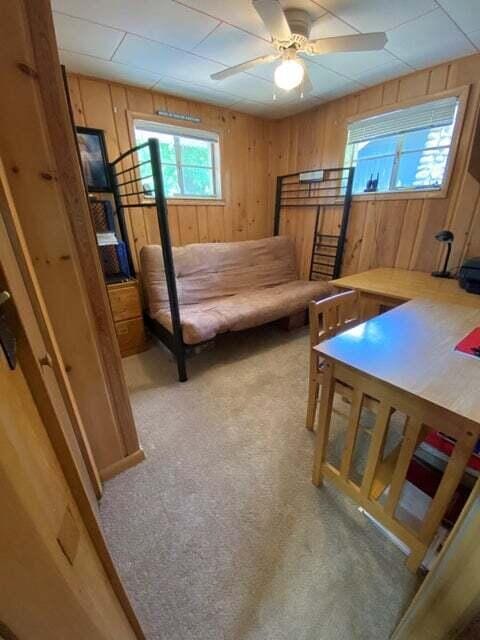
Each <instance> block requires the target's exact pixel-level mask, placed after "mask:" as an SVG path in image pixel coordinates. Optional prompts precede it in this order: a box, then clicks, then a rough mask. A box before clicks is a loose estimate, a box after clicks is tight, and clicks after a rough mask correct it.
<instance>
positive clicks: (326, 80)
mask: <svg viewBox="0 0 480 640" xmlns="http://www.w3.org/2000/svg"><path fill="white" fill-rule="evenodd" d="M305 62H306V65H307V70H308V75H309V76H310V80H311V81H312V84H313V87H314V92H315V93H319V91H332V90H333V89H338V88H340V87H344V86H345V85H347V84H351V80H349V79H348V78H344V77H343V76H340V75H338V74H337V73H335V72H334V71H330V69H326V68H325V67H322V66H321V65H320V64H316V63H314V62H312V61H311V60H310V59H308V58H306V59H305Z"/></svg>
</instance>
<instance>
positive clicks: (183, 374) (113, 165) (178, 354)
mask: <svg viewBox="0 0 480 640" xmlns="http://www.w3.org/2000/svg"><path fill="white" fill-rule="evenodd" d="M145 149H148V159H147V160H141V159H140V158H139V152H141V151H143V150H145ZM148 165H149V167H150V169H149V170H148V171H147V172H146V173H147V175H145V170H144V171H143V174H144V175H143V176H142V175H141V172H140V171H139V169H140V167H146V168H147V169H148ZM108 169H109V174H110V179H111V185H112V190H113V196H114V199H115V206H116V209H117V215H118V219H119V224H120V228H121V231H122V234H123V237H124V240H125V242H126V244H127V248H128V256H129V261H130V266H131V269H132V273H133V272H134V269H133V264H132V260H131V252H130V247H129V239H128V235H127V233H126V225H125V210H126V209H143V208H155V209H156V212H157V220H158V228H159V231H160V243H161V247H162V255H163V265H164V269H165V280H166V284H167V291H168V300H169V307H170V317H171V323H172V332H170V331H169V330H168V329H166V328H165V327H163V326H162V325H161V324H160V323H159V322H157V321H156V320H154V319H153V318H151V317H150V316H149V315H148V314H145V316H144V319H145V323H146V324H147V326H148V327H149V329H150V330H151V331H152V332H153V333H154V334H155V335H156V336H157V337H158V338H159V339H160V340H161V341H162V342H163V344H164V345H165V346H166V347H167V348H168V349H169V350H170V352H171V353H172V354H173V356H174V358H175V360H176V363H177V371H178V379H179V381H180V382H185V381H186V380H187V379H188V378H187V365H186V360H187V356H188V355H189V354H190V353H193V352H194V351H195V348H196V347H198V346H199V345H194V346H190V345H186V344H185V343H184V341H183V333H182V324H181V320H180V309H179V304H178V292H177V281H176V277H175V265H174V262H173V253H172V242H171V237H170V228H169V224H168V208H167V201H166V198H165V191H164V188H163V178H162V171H161V159H160V145H159V142H158V140H157V139H156V138H149V139H148V141H147V142H145V143H143V144H140V145H137V146H135V147H132V148H131V149H129V150H128V151H126V152H125V153H122V155H120V156H119V157H118V158H117V159H116V160H114V161H113V162H110V163H109V165H108ZM316 171H320V170H316ZM353 171H354V170H353V168H341V169H325V170H323V172H324V173H323V175H324V176H325V180H324V182H325V184H327V187H325V186H323V187H321V186H320V187H319V186H315V184H317V183H313V182H309V183H302V182H299V183H298V184H299V185H300V186H299V188H298V189H297V191H298V193H297V194H296V195H292V190H290V189H288V188H287V189H285V185H288V184H289V183H288V179H289V178H295V177H297V178H299V176H300V175H301V174H300V173H293V174H289V175H286V176H279V177H278V178H277V197H276V204H275V235H278V233H279V228H280V216H281V211H282V209H284V208H291V207H294V208H295V207H303V208H305V207H307V206H316V208H317V217H316V225H315V238H314V242H313V249H312V258H311V266H310V279H311V280H312V279H315V277H316V276H317V275H324V276H328V277H333V278H335V277H338V275H339V274H340V268H341V260H342V253H343V248H344V244H345V237H346V231H347V224H348V214H349V211H350V203H351V198H352V185H353ZM331 173H337V174H338V173H339V174H340V177H338V176H337V177H336V178H335V179H333V178H330V177H329V176H330V174H331ZM147 178H148V179H152V180H153V194H152V192H151V191H150V192H148V191H146V190H145V188H144V187H143V180H145V179H147ZM345 179H346V184H343V181H344V180H345ZM305 184H306V186H305ZM312 185H313V186H312ZM328 185H330V186H328ZM332 185H333V186H332ZM321 189H328V190H330V191H331V190H332V189H333V190H334V191H335V196H334V198H333V200H334V203H333V204H332V203H331V202H327V200H328V199H330V200H332V196H331V195H330V196H327V194H320V195H318V193H319V190H321ZM293 191H295V190H293ZM285 192H286V193H288V195H285ZM145 196H149V198H148V199H147V200H146V199H145ZM286 198H288V200H286ZM305 200H307V202H308V204H305ZM310 200H311V202H310ZM314 201H315V202H314ZM323 206H342V207H343V215H342V223H341V228H340V233H339V235H330V236H324V235H322V234H320V233H319V223H320V213H321V210H322V207H323ZM326 239H328V240H329V241H330V244H328V243H327V244H325V243H323V244H322V242H323V241H324V240H326ZM322 246H323V247H325V246H326V247H329V249H333V248H334V249H335V256H334V257H335V262H334V265H333V271H332V273H328V272H321V271H318V270H316V266H317V263H316V262H315V259H316V257H317V255H318V256H321V255H322V254H321V253H318V252H317V249H321V248H322ZM328 257H330V258H332V257H333V255H332V254H329V255H328ZM327 266H330V265H327Z"/></svg>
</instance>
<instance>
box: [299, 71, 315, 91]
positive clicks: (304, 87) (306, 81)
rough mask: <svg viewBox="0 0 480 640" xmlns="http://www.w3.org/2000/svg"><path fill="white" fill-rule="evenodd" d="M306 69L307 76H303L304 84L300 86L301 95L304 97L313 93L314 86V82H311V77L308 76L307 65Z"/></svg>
mask: <svg viewBox="0 0 480 640" xmlns="http://www.w3.org/2000/svg"><path fill="white" fill-rule="evenodd" d="M304 69H305V75H304V76H303V82H302V84H301V85H300V89H301V93H302V94H303V95H304V96H307V95H308V94H309V93H312V91H313V84H312V81H311V80H310V76H309V75H308V71H307V65H304Z"/></svg>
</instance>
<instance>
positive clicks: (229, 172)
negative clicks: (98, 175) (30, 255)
mask: <svg viewBox="0 0 480 640" xmlns="http://www.w3.org/2000/svg"><path fill="white" fill-rule="evenodd" d="M467 85H469V86H470V94H469V98H468V104H467V109H466V113H465V118H464V121H463V128H462V133H461V137H460V141H459V144H458V150H457V154H456V159H455V164H454V167H453V172H452V178H451V181H450V187H449V190H448V194H447V197H446V198H429V197H425V198H421V197H418V194H416V196H415V197H413V198H408V197H405V195H402V197H401V198H399V199H384V198H382V195H381V194H376V195H372V196H371V197H368V198H367V197H365V196H362V197H361V198H354V202H353V204H352V209H351V215H350V223H349V228H348V235H347V243H346V248H345V254H344V263H343V273H344V274H349V273H355V272H358V271H364V270H366V269H371V268H374V267H378V266H392V267H393V266H394V267H399V268H404V269H416V270H420V271H431V270H432V269H434V268H435V267H436V266H438V264H439V262H440V261H441V258H442V251H443V247H442V246H441V244H440V243H438V242H436V241H435V240H434V237H433V236H434V234H435V232H436V231H438V230H440V229H442V228H450V229H452V231H453V232H454V233H455V236H456V241H455V244H454V250H453V253H452V262H451V265H452V266H455V265H457V264H460V263H461V261H462V260H463V258H464V257H465V256H466V255H469V256H470V255H478V254H480V224H479V222H480V184H479V183H478V181H477V179H475V178H474V177H473V174H475V170H474V169H475V167H474V166H473V165H470V170H471V173H470V172H469V171H468V168H469V163H470V158H472V160H473V159H474V158H475V157H479V156H478V155H475V154H472V146H473V141H474V133H475V131H476V127H477V120H478V110H479V103H480V55H475V56H470V57H468V58H462V59H459V60H455V61H453V62H451V63H445V64H442V65H439V66H437V67H433V68H431V69H426V70H423V71H420V72H417V73H413V74H410V75H407V76H403V77H401V78H398V79H395V80H390V81H388V82H385V83H383V84H380V85H377V86H374V87H371V88H369V89H366V90H364V91H360V92H358V93H355V94H350V95H348V96H345V97H343V98H340V99H338V100H335V101H332V102H330V103H327V104H325V105H322V106H320V107H318V108H315V109H312V110H309V111H306V112H303V113H301V114H298V115H296V116H292V117H289V118H285V119H283V120H279V121H266V120H263V119H261V118H256V117H253V116H249V115H245V114H241V113H237V112H235V111H232V110H230V109H224V108H220V107H215V106H212V105H207V104H203V103H199V102H192V101H188V100H183V99H181V98H177V97H173V96H168V95H164V94H161V93H158V92H152V91H147V90H144V89H138V88H134V87H131V86H127V85H121V84H117V83H112V82H107V81H103V80H98V79H93V78H87V77H83V76H78V75H70V76H69V88H70V96H71V100H72V106H73V110H74V117H75V121H76V123H77V124H78V125H83V126H90V127H97V128H100V129H103V130H104V131H105V133H106V141H107V149H108V154H109V157H110V158H114V157H116V156H117V155H118V154H119V153H121V152H123V151H125V150H127V149H128V148H129V147H130V146H131V145H132V142H133V141H132V140H131V131H130V128H129V119H128V113H129V112H136V113H143V114H145V115H148V114H154V113H155V111H156V110H158V109H163V110H170V111H178V112H181V113H189V114H192V115H198V116H199V117H201V119H202V123H201V124H200V125H199V127H201V126H204V127H205V128H206V129H208V128H212V129H215V130H219V131H220V132H221V134H222V139H223V148H222V165H223V193H224V201H223V203H222V204H217V203H215V204H212V203H205V204H197V203H195V202H188V201H182V202H181V203H178V204H175V203H174V202H173V201H170V203H169V213H170V226H171V233H172V238H173V242H174V244H176V245H182V244H188V243H191V242H218V241H230V240H247V239H251V238H260V237H265V236H269V235H271V233H272V228H273V211H274V197H275V178H276V176H277V175H281V174H285V173H291V172H295V171H300V170H307V169H313V168H317V167H333V166H342V164H343V154H344V149H345V141H346V130H347V127H346V124H347V120H348V119H349V118H351V117H355V116H358V117H362V115H363V114H367V113H369V112H370V111H371V110H373V109H378V108H383V107H384V108H385V110H390V109H393V108H395V107H396V106H398V105H401V104H402V103H404V102H405V101H408V100H411V99H415V98H421V97H427V96H432V95H435V94H437V93H439V92H441V91H444V90H449V89H455V88H460V87H464V86H467ZM173 122H175V121H173ZM476 139H477V140H480V133H479V134H478V135H477V136H476ZM477 169H478V168H477ZM479 173H480V171H478V170H477V172H476V175H479ZM314 221H315V215H314V212H313V210H312V209H311V208H310V209H306V210H305V211H302V210H296V212H295V213H293V212H290V213H289V214H288V215H282V224H281V231H282V232H284V233H288V234H289V235H291V236H292V237H293V238H294V240H295V243H296V247H297V254H298V255H297V261H298V266H299V270H300V272H301V275H302V277H308V269H309V260H310V255H311V247H312V242H313V228H314ZM325 224H326V225H327V227H328V229H329V231H330V232H332V231H335V228H336V227H338V219H334V218H333V217H332V219H331V220H326V222H325ZM127 227H128V229H129V234H130V236H131V240H132V242H131V245H132V248H133V249H134V251H133V253H134V256H133V258H134V261H135V266H136V268H138V252H139V250H140V249H141V247H142V246H143V245H144V244H147V243H152V242H154V243H155V242H158V241H159V235H158V227H157V223H156V219H155V216H154V212H153V211H152V210H149V209H143V210H141V209H137V210H135V212H134V213H133V212H132V213H131V214H129V216H128V219H127ZM327 232H328V231H327Z"/></svg>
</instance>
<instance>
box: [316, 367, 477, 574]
mask: <svg viewBox="0 0 480 640" xmlns="http://www.w3.org/2000/svg"><path fill="white" fill-rule="evenodd" d="M339 384H341V385H342V386H346V387H348V388H349V389H351V391H352V402H351V404H350V415H349V417H348V423H347V430H346V433H345V434H344V443H343V452H342V456H341V461H340V465H339V467H335V466H334V465H333V464H330V463H329V462H328V461H327V459H326V458H327V456H326V454H327V446H328V436H329V430H330V425H331V418H332V405H333V396H334V393H335V391H336V388H337V386H338V385H339ZM372 399H375V400H376V401H377V402H378V409H377V412H376V420H375V425H374V427H373V432H372V435H371V440H370V444H369V447H368V452H367V460H366V464H365V469H364V471H363V475H362V478H361V481H360V483H356V482H354V481H353V480H352V479H351V477H350V470H351V466H352V461H353V453H354V447H355V441H356V437H357V432H358V429H359V422H360V415H361V410H362V406H365V404H364V403H365V401H366V400H368V401H371V400H372ZM395 411H399V412H400V413H402V414H403V415H404V416H405V422H404V427H403V436H402V439H401V441H400V442H399V444H398V445H397V446H396V447H395V448H394V449H393V451H392V452H391V453H390V454H389V455H388V456H387V457H385V458H384V447H385V441H386V438H387V434H388V430H389V426H390V419H391V416H392V414H393V413H394V412H395ZM439 426H441V428H442V432H444V433H446V434H448V435H450V436H451V437H452V438H454V439H455V440H456V444H455V447H454V450H453V453H452V455H451V456H450V458H449V461H448V464H447V466H446V468H445V471H444V472H443V475H442V479H441V482H440V484H439V486H438V488H437V490H436V492H435V494H434V496H433V498H432V501H431V503H430V505H429V507H428V509H427V512H426V514H425V515H424V516H423V518H422V520H421V521H420V523H419V524H418V525H417V526H413V525H412V523H407V522H403V521H401V520H399V519H397V513H396V512H397V507H398V505H399V502H400V499H401V495H402V490H403V487H404V484H405V481H406V479H407V472H408V469H409V466H410V462H411V460H412V457H413V456H414V453H415V449H416V448H417V446H418V444H419V443H420V442H421V441H422V440H423V439H424V437H425V435H426V434H427V433H428V432H429V431H430V430H434V431H436V430H438V428H439ZM479 435H480V424H479V423H477V422H473V421H471V420H467V419H466V418H462V417H460V416H458V415H456V414H454V413H452V412H449V411H447V410H445V409H442V408H440V407H438V406H437V405H434V404H431V403H429V402H428V401H426V400H423V399H421V398H419V397H416V396H413V395H411V394H409V393H406V392H405V391H401V390H399V389H397V388H395V387H393V386H391V385H389V384H387V383H385V382H382V381H380V380H376V379H374V378H370V377H369V376H368V375H366V374H364V373H361V372H358V371H355V370H353V369H350V368H348V367H347V366H345V365H342V364H341V363H338V362H335V361H326V362H325V366H324V380H323V384H322V397H321V404H320V417H319V422H318V429H317V437H316V445H315V459H314V469H313V483H314V484H315V485H316V486H317V487H318V486H320V485H321V484H322V481H323V478H326V479H327V480H329V481H330V482H332V483H333V484H334V486H336V487H337V488H338V489H340V490H341V491H342V492H343V493H345V494H346V495H348V496H349V497H350V498H351V499H352V500H354V501H355V502H356V503H357V504H359V505H360V506H362V507H363V508H364V509H365V510H366V511H368V512H369V513H370V514H371V515H372V516H373V517H374V518H375V519H376V520H377V521H378V522H380V523H381V524H382V525H383V526H384V527H386V528H387V529H388V530H389V531H391V532H392V533H393V534H394V535H395V536H396V537H397V538H399V539H400V540H402V542H404V543H405V544H406V545H407V546H408V547H410V556H409V557H408V560H407V567H408V568H409V569H410V570H411V571H412V572H415V571H416V570H417V568H418V567H419V565H420V563H421V561H422V559H423V556H424V555H425V552H426V550H427V549H428V547H429V546H430V543H431V541H432V539H433V537H434V535H435V532H436V530H437V528H438V526H439V524H440V523H441V521H442V518H443V516H444V514H445V512H446V510H447V509H448V506H449V504H450V502H451V500H452V497H453V495H454V493H455V490H456V488H457V486H458V484H459V482H460V480H461V478H462V476H463V473H464V472H465V468H466V467H467V465H468V461H469V458H470V456H471V454H472V452H473V450H474V447H475V444H476V442H477V439H478V437H479ZM387 486H389V491H388V495H387V496H386V500H385V501H383V502H382V501H380V500H378V498H379V497H380V494H381V493H382V492H383V489H384V488H386V487H387Z"/></svg>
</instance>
